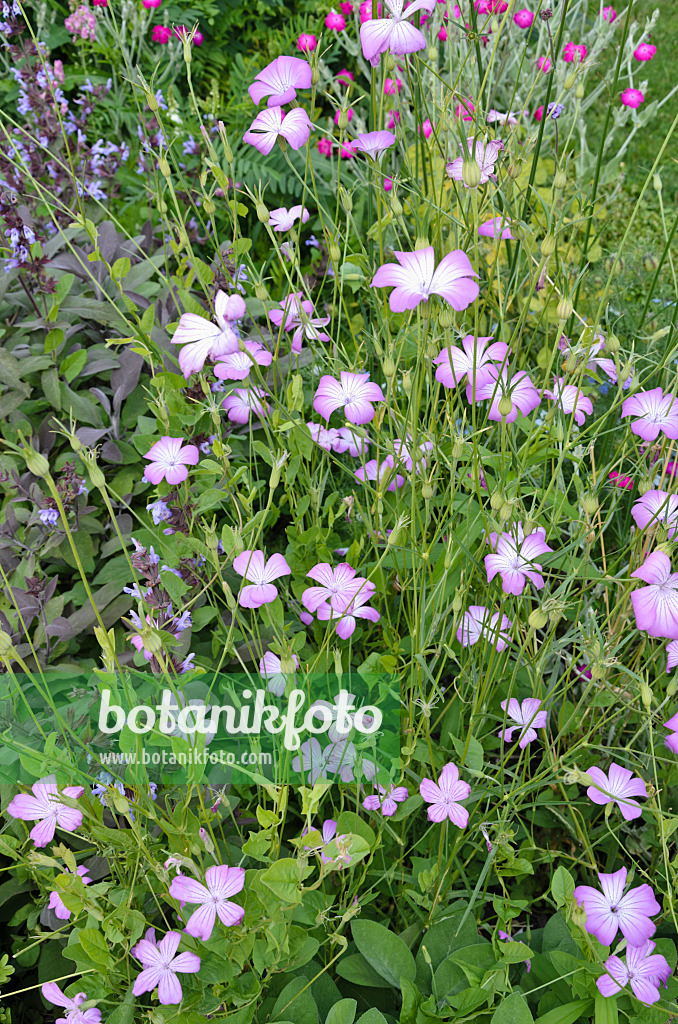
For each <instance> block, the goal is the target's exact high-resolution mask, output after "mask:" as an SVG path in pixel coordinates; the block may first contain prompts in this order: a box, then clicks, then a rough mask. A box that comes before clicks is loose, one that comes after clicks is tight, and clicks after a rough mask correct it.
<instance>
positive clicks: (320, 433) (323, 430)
mask: <svg viewBox="0 0 678 1024" xmlns="http://www.w3.org/2000/svg"><path fill="white" fill-rule="evenodd" d="M306 426H307V427H308V429H309V430H310V431H311V437H312V438H313V440H314V441H315V443H316V444H317V445H320V447H321V448H324V449H325V451H326V452H331V451H334V448H335V445H336V443H337V441H338V440H339V431H338V430H336V429H335V428H334V427H324V426H323V425H322V423H313V422H310V421H309V422H308V423H307V424H306Z"/></svg>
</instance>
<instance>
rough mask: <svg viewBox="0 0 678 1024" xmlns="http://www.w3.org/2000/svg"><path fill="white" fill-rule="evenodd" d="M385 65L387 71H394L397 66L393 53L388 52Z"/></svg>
mask: <svg viewBox="0 0 678 1024" xmlns="http://www.w3.org/2000/svg"><path fill="white" fill-rule="evenodd" d="M384 65H385V67H386V70H387V71H393V69H394V68H395V58H394V56H393V54H392V53H387V54H386V57H385V58H384Z"/></svg>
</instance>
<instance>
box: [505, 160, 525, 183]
mask: <svg viewBox="0 0 678 1024" xmlns="http://www.w3.org/2000/svg"><path fill="white" fill-rule="evenodd" d="M506 173H507V174H508V176H509V178H511V179H512V180H513V181H515V180H516V178H519V177H520V175H521V174H522V173H523V162H522V160H514V161H513V162H512V163H510V164H509V165H508V170H507V171H506Z"/></svg>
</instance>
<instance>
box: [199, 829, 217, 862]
mask: <svg viewBox="0 0 678 1024" xmlns="http://www.w3.org/2000/svg"><path fill="white" fill-rule="evenodd" d="M198 835H199V836H200V839H201V842H202V845H203V846H204V847H205V849H206V850H207V852H208V853H209V854H210V856H212V855H213V854H214V843H213V842H212V840H211V839H210V836H209V833H208V832H207V829H206V828H199V829H198Z"/></svg>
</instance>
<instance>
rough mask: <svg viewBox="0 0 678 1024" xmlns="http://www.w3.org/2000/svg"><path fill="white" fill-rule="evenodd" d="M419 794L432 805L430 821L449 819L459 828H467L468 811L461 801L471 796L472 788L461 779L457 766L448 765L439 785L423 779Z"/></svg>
mask: <svg viewBox="0 0 678 1024" xmlns="http://www.w3.org/2000/svg"><path fill="white" fill-rule="evenodd" d="M419 792H420V793H421V796H422V797H423V799H424V800H425V801H426V803H427V804H430V805H431V806H430V807H429V809H428V820H429V821H435V822H441V821H444V820H445V818H449V820H450V821H451V822H452V824H453V825H456V826H457V828H466V826H467V825H468V811H467V810H466V808H465V807H462V806H461V801H462V800H466V798H467V797H469V796H470V795H471V787H470V786H469V784H468V782H462V781H461V779H460V778H459V769H458V768H457V766H456V764H452V762H450V764H446V765H445V767H444V768H443V770H442V771H441V773H440V775H439V776H438V782H437V783H435V782H434V781H433V780H432V779H422V780H421V782H420V783H419Z"/></svg>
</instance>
